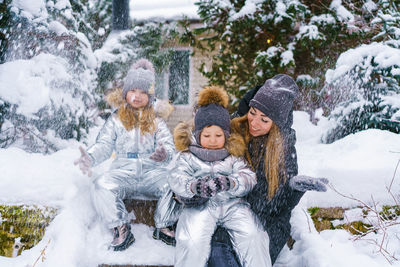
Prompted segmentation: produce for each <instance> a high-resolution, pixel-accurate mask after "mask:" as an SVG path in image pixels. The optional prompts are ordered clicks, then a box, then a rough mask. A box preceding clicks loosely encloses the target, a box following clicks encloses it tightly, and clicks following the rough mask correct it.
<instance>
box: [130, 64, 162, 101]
mask: <svg viewBox="0 0 400 267" xmlns="http://www.w3.org/2000/svg"><path fill="white" fill-rule="evenodd" d="M154 82H155V76H154V68H153V64H151V62H150V61H148V60H147V59H144V58H141V59H139V60H138V61H136V63H134V64H133V65H132V67H131V69H130V70H129V71H128V74H127V75H126V77H125V80H124V87H123V88H122V97H123V98H124V99H125V98H126V94H127V93H128V92H129V91H130V90H134V89H140V90H143V91H145V92H146V93H147V94H148V95H149V96H150V97H151V98H152V97H153V96H154Z"/></svg>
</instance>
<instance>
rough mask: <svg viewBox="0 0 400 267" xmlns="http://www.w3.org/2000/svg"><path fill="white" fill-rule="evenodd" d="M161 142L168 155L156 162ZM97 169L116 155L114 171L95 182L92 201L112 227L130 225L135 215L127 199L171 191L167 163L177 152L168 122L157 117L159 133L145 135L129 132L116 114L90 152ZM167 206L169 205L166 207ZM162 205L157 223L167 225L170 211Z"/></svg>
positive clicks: (156, 219) (159, 195) (113, 164)
mask: <svg viewBox="0 0 400 267" xmlns="http://www.w3.org/2000/svg"><path fill="white" fill-rule="evenodd" d="M159 143H161V144H162V145H163V146H164V148H165V149H166V151H167V153H168V157H167V159H166V160H164V161H163V162H161V163H159V162H155V161H154V160H152V159H150V158H149V157H150V155H151V154H152V153H153V152H154V151H155V148H156V146H157V144H159ZM87 152H88V154H89V155H90V156H91V158H92V161H93V166H95V165H97V164H99V163H101V162H103V161H105V160H106V159H109V158H110V156H111V155H112V153H113V152H115V155H116V157H115V159H114V161H113V162H112V163H111V166H110V169H109V170H108V171H106V172H105V173H103V174H101V175H100V176H98V177H96V178H95V180H94V182H93V188H92V199H93V203H94V205H95V208H96V210H97V212H98V213H99V215H100V216H101V217H102V219H103V220H104V221H105V222H106V223H107V225H108V226H109V227H110V228H113V227H116V226H119V225H122V224H124V223H128V222H129V221H130V219H131V217H132V216H128V212H127V210H126V208H125V205H124V203H123V199H129V198H133V199H135V198H139V199H143V198H145V199H159V198H160V197H161V196H162V195H164V194H165V192H166V191H167V190H168V189H169V186H168V181H167V176H168V170H167V169H166V168H165V166H166V164H167V163H169V161H170V160H171V159H172V157H173V155H174V153H175V146H174V143H173V140H172V135H171V133H170V131H169V129H168V128H167V125H166V123H165V122H164V121H163V120H162V119H161V118H156V131H155V132H154V133H153V134H146V135H142V134H141V133H140V129H139V128H133V129H132V130H130V131H127V130H126V129H125V127H124V126H123V124H122V123H121V121H120V119H119V118H118V115H117V114H114V115H112V116H111V117H110V118H109V119H108V120H107V121H106V123H105V124H104V126H103V128H102V129H101V130H100V132H99V134H98V136H97V139H96V143H95V144H94V145H93V146H91V147H90V148H89V149H88V151H87ZM164 206H165V205H164ZM162 209H163V206H160V205H159V204H158V206H157V209H156V212H155V215H154V221H155V224H156V227H157V226H159V225H164V224H165V223H164V222H163V220H165V219H166V218H168V216H169V215H168V211H167V210H162Z"/></svg>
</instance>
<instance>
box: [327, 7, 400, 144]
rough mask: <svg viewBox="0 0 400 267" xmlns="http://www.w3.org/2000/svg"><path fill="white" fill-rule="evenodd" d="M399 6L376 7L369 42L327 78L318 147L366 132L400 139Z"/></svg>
mask: <svg viewBox="0 0 400 267" xmlns="http://www.w3.org/2000/svg"><path fill="white" fill-rule="evenodd" d="M399 3H400V1H397V2H396V1H390V2H389V1H386V0H384V1H380V2H378V5H377V6H375V7H374V8H373V9H372V10H370V11H371V12H375V13H376V16H374V19H373V20H371V25H372V26H373V27H374V29H375V32H376V35H375V36H374V37H373V40H375V41H380V42H379V43H378V42H373V43H371V44H368V45H362V46H359V47H357V48H355V49H350V50H348V51H346V52H345V53H343V54H342V55H341V56H340V57H339V59H338V61H337V63H336V69H334V70H329V71H328V72H327V84H326V87H325V88H324V90H325V91H326V92H327V95H329V96H330V98H331V102H332V103H333V105H332V107H333V111H332V112H331V113H330V116H329V119H330V121H331V124H330V125H331V127H330V128H328V129H327V132H326V133H325V134H324V136H323V138H322V141H323V142H326V143H331V142H333V141H335V140H337V139H340V138H342V137H344V136H346V135H348V134H351V133H355V132H358V131H362V130H365V129H369V128H376V129H382V130H389V131H392V132H394V133H400V101H399V99H400V49H399V48H400V39H399V37H400V12H399V6H400V5H399Z"/></svg>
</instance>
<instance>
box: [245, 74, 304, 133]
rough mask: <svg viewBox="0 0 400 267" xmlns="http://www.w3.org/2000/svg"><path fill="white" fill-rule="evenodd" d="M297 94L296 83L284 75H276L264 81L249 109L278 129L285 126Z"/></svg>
mask: <svg viewBox="0 0 400 267" xmlns="http://www.w3.org/2000/svg"><path fill="white" fill-rule="evenodd" d="M298 93H299V87H298V86H297V84H296V82H295V81H294V80H293V79H292V78H291V77H290V76H288V75H286V74H278V75H276V76H274V77H272V78H271V79H268V80H266V81H265V83H264V85H263V86H262V87H261V88H260V89H259V90H258V91H257V93H256V95H255V96H254V97H253V99H252V100H250V107H254V108H257V109H258V110H260V111H261V112H262V113H264V114H265V115H266V116H267V117H269V118H270V119H271V120H272V121H273V122H274V123H275V124H276V125H277V126H278V127H279V128H280V129H283V128H284V127H285V125H286V124H287V120H288V117H289V114H290V112H291V111H292V109H293V101H294V99H295V97H296V96H297V95H298Z"/></svg>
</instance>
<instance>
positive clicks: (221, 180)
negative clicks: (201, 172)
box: [208, 175, 235, 193]
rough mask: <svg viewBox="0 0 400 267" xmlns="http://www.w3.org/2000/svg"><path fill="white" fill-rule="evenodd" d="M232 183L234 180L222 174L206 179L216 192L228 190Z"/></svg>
mask: <svg viewBox="0 0 400 267" xmlns="http://www.w3.org/2000/svg"><path fill="white" fill-rule="evenodd" d="M234 185H235V182H234V181H233V180H232V179H231V178H229V177H226V176H222V175H221V176H218V177H215V178H212V179H211V180H209V181H208V186H209V187H210V188H211V189H212V190H214V191H216V192H217V193H219V192H222V191H228V190H230V189H231V188H233V187H234Z"/></svg>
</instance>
